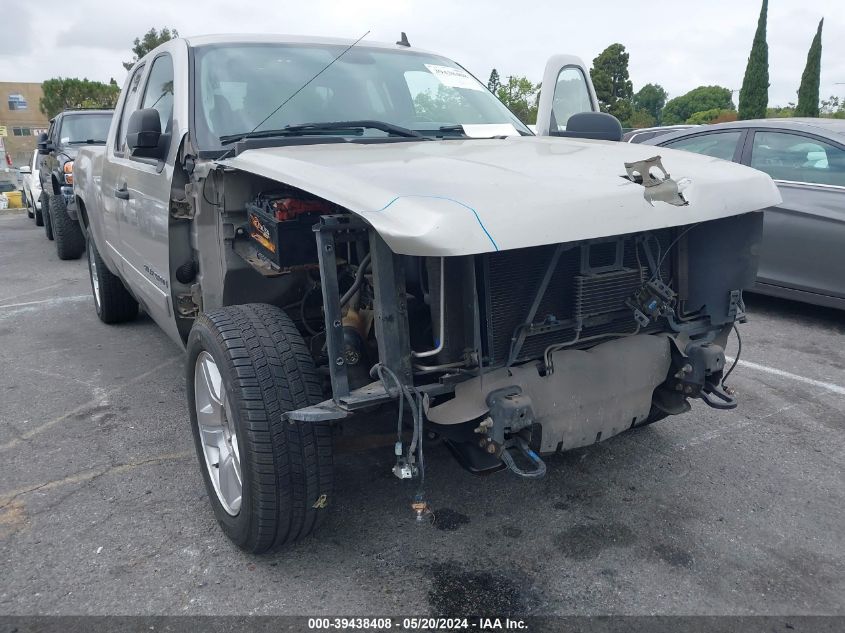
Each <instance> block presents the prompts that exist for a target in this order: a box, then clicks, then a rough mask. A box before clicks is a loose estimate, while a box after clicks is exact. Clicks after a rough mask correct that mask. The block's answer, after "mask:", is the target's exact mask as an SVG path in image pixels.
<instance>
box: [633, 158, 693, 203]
mask: <svg viewBox="0 0 845 633" xmlns="http://www.w3.org/2000/svg"><path fill="white" fill-rule="evenodd" d="M653 168H654V169H659V170H660V172H661V173H662V174H663V175H662V176H660V175H655V174H654V173H653V172H652V169H653ZM625 172H626V173H627V174H628V179H629V180H630V181H631V182H635V183H637V184H638V185H642V186H643V188H644V189H645V191H644V192H643V197H644V198H645V199H646V201H647V202H648V203H649V204H650V205H651V206H654V202H655V201H656V200H659V201H661V202H667V203H669V204H672V205H675V206H676V207H684V206H686V205H688V204H689V202H688V201H687V200H686V199H685V198H684V196H683V193H682V192H681V191H682V185H686V184H687V183H688V182H689V181H688V180H687V179H682V180H680V181H675V180H673V179H672V177H671V176H670V175H669V172H668V171H666V168H665V167H664V166H663V161H662V160H661V158H660V156H652V157H651V158H646V159H645V160H637V161H634V162H631V163H625Z"/></svg>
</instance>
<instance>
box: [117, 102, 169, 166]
mask: <svg viewBox="0 0 845 633" xmlns="http://www.w3.org/2000/svg"><path fill="white" fill-rule="evenodd" d="M162 140H163V139H162V133H161V120H160V119H159V118H158V110H155V109H154V108H144V109H142V110H135V112H133V113H132V115H131V116H130V117H129V123H128V124H127V125H126V144H127V145H128V146H129V150H130V151H131V152H132V155H133V156H139V157H142V158H164V149H165V148H164V147H163V146H162V143H161V141H162Z"/></svg>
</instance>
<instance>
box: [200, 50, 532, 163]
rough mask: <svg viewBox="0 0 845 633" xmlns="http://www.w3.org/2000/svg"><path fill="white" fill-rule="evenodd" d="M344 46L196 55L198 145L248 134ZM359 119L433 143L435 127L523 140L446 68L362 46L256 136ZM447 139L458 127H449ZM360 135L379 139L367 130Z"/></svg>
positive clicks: (451, 66) (481, 89)
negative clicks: (486, 128) (494, 128)
mask: <svg viewBox="0 0 845 633" xmlns="http://www.w3.org/2000/svg"><path fill="white" fill-rule="evenodd" d="M345 48H346V47H345V46H338V45H316V44H237V45H226V46H204V47H199V48H197V49H196V57H195V60H196V63H195V75H194V81H195V91H194V94H195V103H194V117H195V128H196V133H197V142H198V144H199V146H200V147H201V148H202V149H215V148H219V147H220V146H221V144H220V137H226V136H231V135H238V134H246V133H247V132H250V131H252V130H253V129H254V128H255V127H256V126H257V125H258V124H259V123H261V121H262V120H263V119H264V118H265V117H267V115H269V114H270V113H271V112H273V110H274V109H276V108H277V107H278V106H279V105H280V104H282V103H283V102H284V101H285V100H286V99H288V98H289V97H290V96H291V95H292V94H293V93H295V92H296V91H297V90H298V89H300V88H301V87H302V86H303V84H305V83H306V82H308V80H309V79H311V78H312V77H314V75H317V73H319V72H320V70H321V69H323V68H325V67H326V66H327V65H328V64H329V63H330V62H331V61H332V60H333V59H334V58H335V57H337V56H338V55H340V54H341V53H342V52H343V51H344V49H345ZM361 120H375V121H382V122H385V123H390V124H392V125H397V126H401V127H404V128H408V129H411V130H414V131H417V132H420V133H422V134H430V135H434V134H437V135H439V136H442V135H443V134H444V131H442V130H440V128H448V127H450V126H452V127H454V126H459V125H463V124H476V125H485V124H498V125H502V124H510V125H513V127H514V128H515V129H516V130H517V131H518V132H520V133H522V134H530V132H529V131H528V129H527V128H526V127H525V126H524V125H523V124H522V123H520V122H519V120H518V119H517V118H516V117H515V116H514V115H513V114H511V113H510V111H509V110H508V109H507V108H506V107H505V106H504V105H502V103H501V102H499V100H498V99H496V98H495V97H494V96H493V95H492V94H490V92H489V91H488V90H487V88H486V87H485V86H484V85H483V84H481V83H480V82H479V81H478V80H476V79H475V78H473V77H472V76H471V75H469V74H468V73H467V72H466V71H465V70H463V69H462V68H460V67H459V66H458V65H457V64H455V63H454V62H452V61H450V60H448V59H446V58H443V57H437V56H434V55H430V54H425V53H417V52H413V51H393V50H389V49H386V50H385V49H376V48H365V47H361V48H357V47H356V48H353V49H351V50H349V51H348V52H347V53H345V54H344V55H343V56H342V57H340V59H338V60H337V61H336V62H335V63H334V64H332V65H331V66H330V67H329V68H328V69H327V70H325V71H324V72H323V73H321V74H320V75H319V76H318V77H317V78H316V79H314V80H313V81H312V82H311V83H309V84H308V85H307V86H306V87H305V88H304V89H302V91H301V92H299V93H298V94H297V95H296V96H295V97H293V98H292V99H291V100H290V101H289V102H288V103H287V104H286V105H285V106H284V107H283V108H281V109H280V110H279V111H278V112H276V113H275V114H274V115H273V116H271V117H270V118H269V119H267V121H265V122H264V123H263V124H261V125H260V126H259V127H258V129H257V130H256V131H257V132H260V131H262V130H274V129H280V128H284V127H285V126H293V125H302V124H304V123H314V122H329V121H361ZM347 133H348V132H347ZM456 133H457V134H460V133H461V129H460V128H458V130H457V131H455V130H451V134H453V135H454V134H456ZM339 134H343V132H339ZM360 134H363V135H366V136H386V135H387V133H386V132H384V131H382V130H375V129H365V130H363V131H361V132H360ZM498 134H501V132H498Z"/></svg>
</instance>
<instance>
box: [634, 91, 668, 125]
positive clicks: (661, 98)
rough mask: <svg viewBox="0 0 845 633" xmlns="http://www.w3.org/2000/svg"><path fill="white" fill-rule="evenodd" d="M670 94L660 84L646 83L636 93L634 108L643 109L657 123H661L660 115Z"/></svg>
mask: <svg viewBox="0 0 845 633" xmlns="http://www.w3.org/2000/svg"><path fill="white" fill-rule="evenodd" d="M668 96H669V95H668V93H667V92H666V90H665V89H664V88H663V86H661V85H660V84H646V85H645V86H643V87H642V88H640V89H639V90H638V91H637V93H636V94H635V95H634V110H635V111H636V110H643V111H645V112H647V113H648V114H650V115H651V117H652V118H653V119H654V120H655V122H656V123H660V115H661V113H662V112H663V106H665V105H666V98H667V97H668ZM643 127H649V126H643Z"/></svg>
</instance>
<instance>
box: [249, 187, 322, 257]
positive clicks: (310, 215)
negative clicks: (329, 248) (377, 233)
mask: <svg viewBox="0 0 845 633" xmlns="http://www.w3.org/2000/svg"><path fill="white" fill-rule="evenodd" d="M337 210H338V208H337V207H336V206H335V205H333V204H331V203H330V202H326V201H325V200H321V199H319V198H314V197H308V196H307V194H305V193H304V192H296V193H291V192H285V191H280V192H273V193H262V194H261V195H259V196H258V197H257V198H256V199H255V200H253V201H252V202H249V203H247V205H246V211H247V216H248V221H249V227H248V234H249V237H250V239H251V240H252V241H253V242H254V243H255V244H256V246H257V249H258V252H259V253H260V254H261V255H262V256H263V257H264V258H265V259H266V260H268V261H270V262H271V263H272V264H274V265H275V266H277V267H278V268H279V269H287V268H295V267H298V266H304V265H306V264H316V263H317V241H316V239H315V237H314V232H313V230H312V227H313V226H314V224H316V222H317V220H316V217H317V216H320V215H324V214H327V213H335V212H337Z"/></svg>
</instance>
